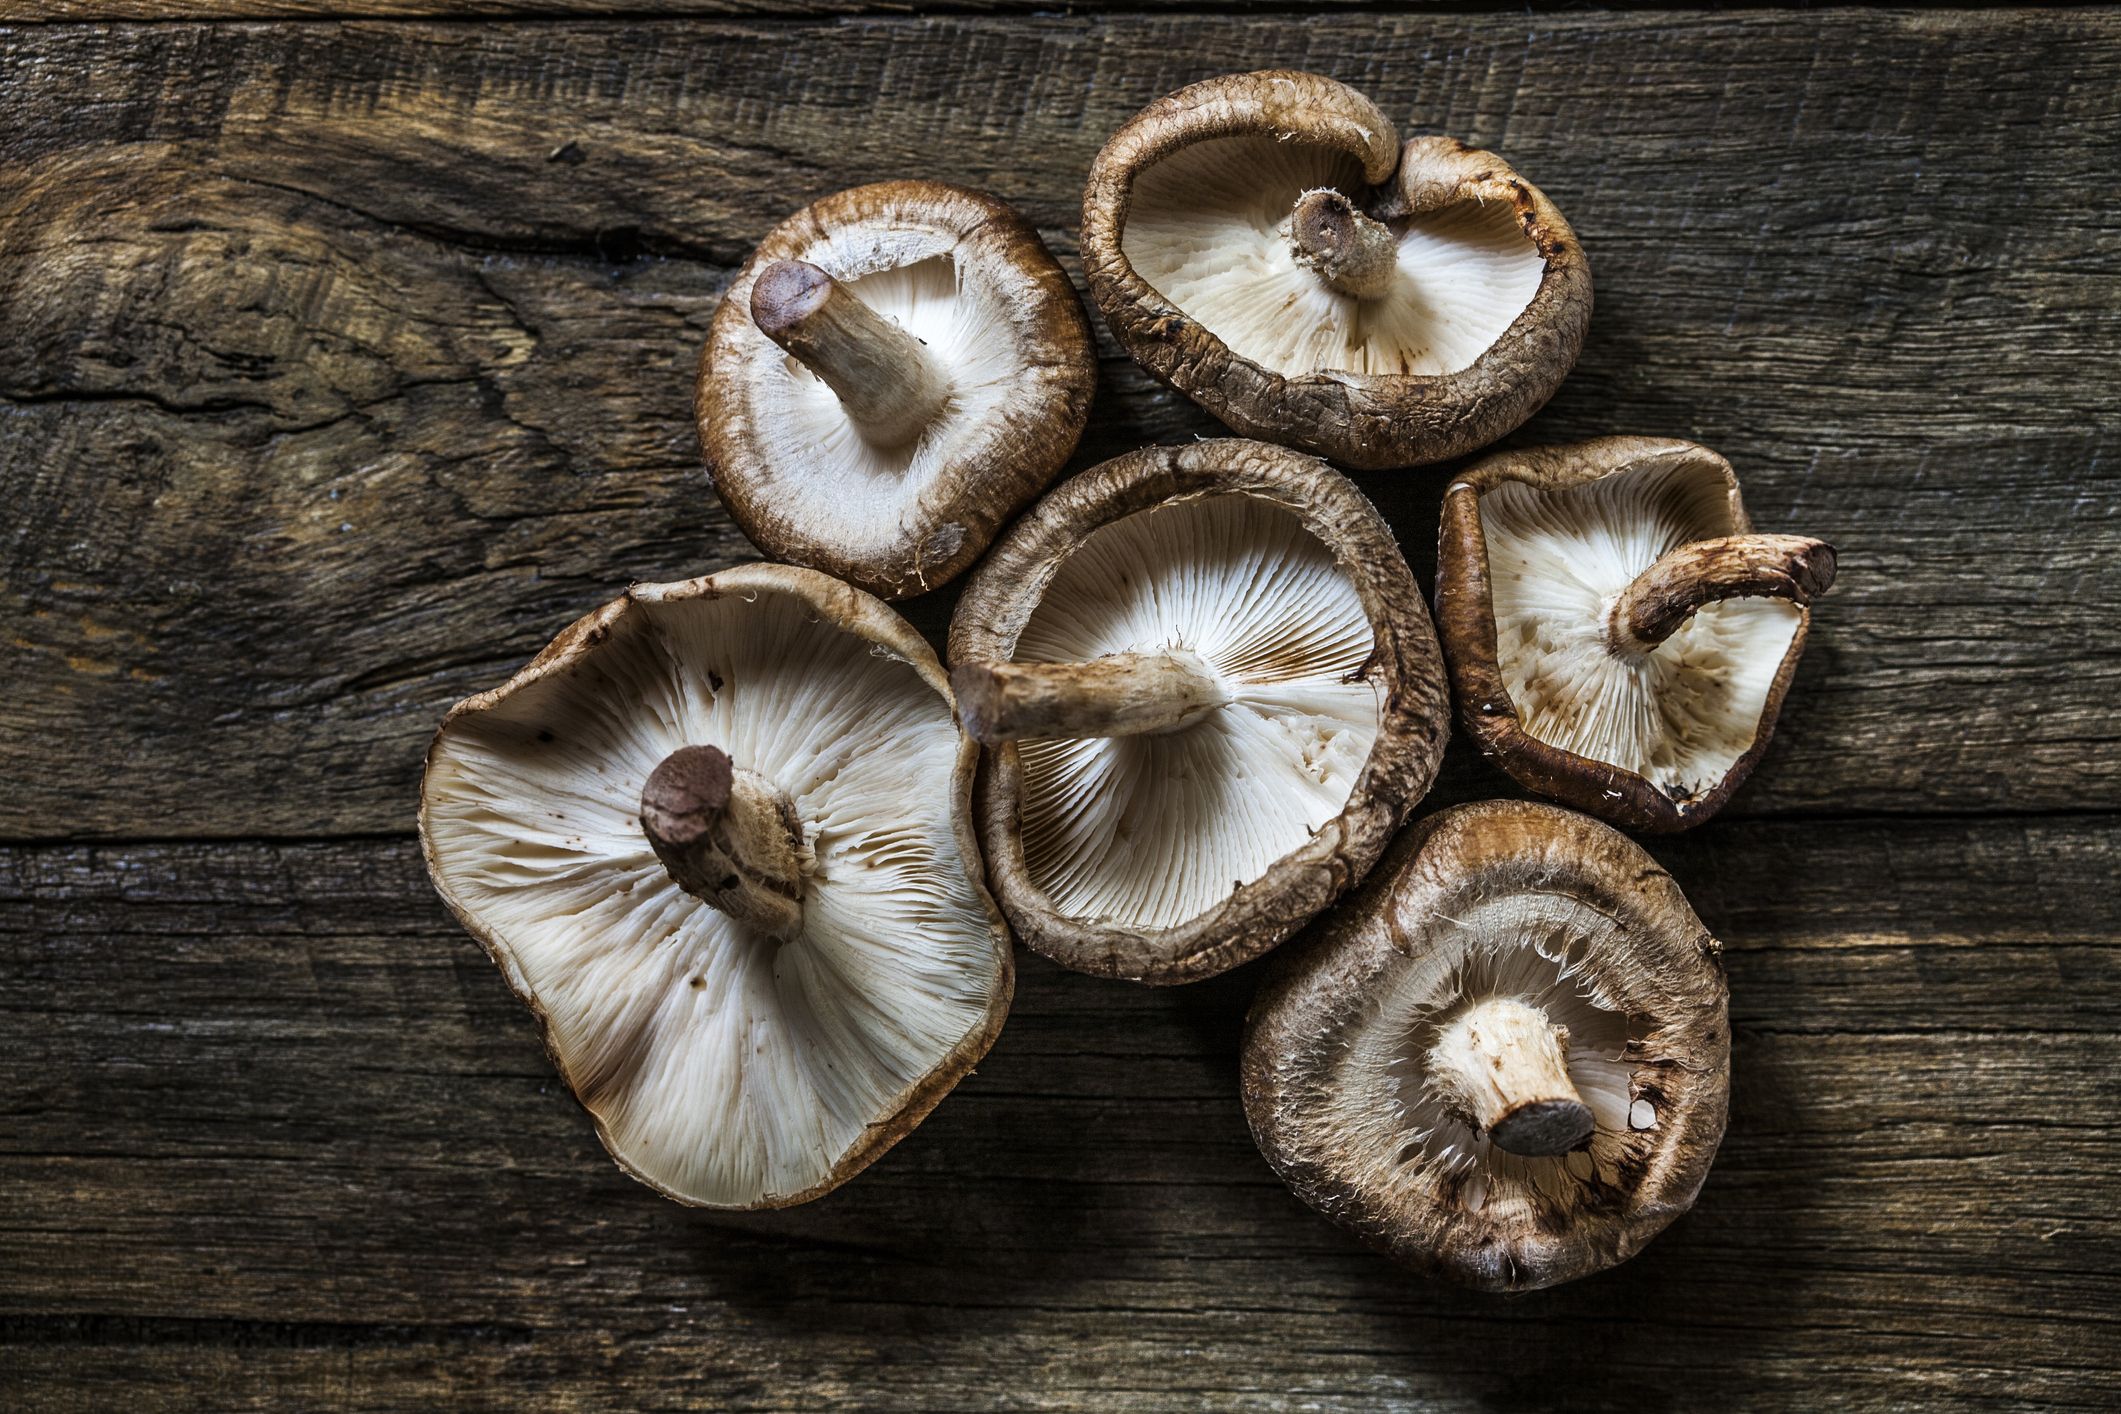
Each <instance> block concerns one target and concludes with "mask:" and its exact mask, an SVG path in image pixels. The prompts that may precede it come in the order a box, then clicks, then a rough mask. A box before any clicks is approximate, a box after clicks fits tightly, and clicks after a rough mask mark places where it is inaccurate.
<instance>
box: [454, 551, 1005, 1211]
mask: <svg viewBox="0 0 2121 1414" xmlns="http://www.w3.org/2000/svg"><path fill="white" fill-rule="evenodd" d="M724 595H737V596H742V597H744V598H746V599H753V598H757V597H760V596H762V595H768V596H782V597H786V598H790V599H793V600H795V601H797V602H799V603H801V604H803V605H805V606H806V607H807V608H809V609H810V611H811V612H813V613H814V614H815V615H816V616H817V618H818V619H819V620H821V621H823V622H826V623H830V624H832V625H834V626H835V627H837V628H839V629H841V630H842V631H844V632H846V633H848V634H850V635H853V636H855V637H858V638H862V639H866V640H867V641H869V642H870V643H871V644H873V645H875V648H876V650H878V651H881V652H883V653H886V654H888V655H890V656H891V657H893V658H896V659H898V660H900V661H901V662H903V663H905V664H906V666H908V667H910V668H911V669H913V671H914V672H915V673H916V674H918V675H919V677H920V679H921V680H922V681H923V682H925V683H926V684H927V685H928V686H929V687H931V688H933V689H934V690H935V692H936V693H937V694H938V695H939V696H940V697H941V698H942V700H943V702H944V703H945V704H946V705H949V706H950V707H951V708H952V710H953V712H954V710H955V704H954V702H953V701H952V699H951V696H950V683H949V679H948V677H947V675H945V673H944V672H943V667H942V664H941V662H939V661H938V660H937V658H936V656H935V650H934V649H932V648H930V647H929V646H928V642H927V640H926V639H924V638H922V637H921V635H920V634H919V633H918V632H917V631H916V630H915V629H914V628H913V626H912V625H911V624H909V623H908V622H907V621H906V620H905V619H904V618H902V617H901V616H900V615H899V614H898V613H897V612H895V611H894V610H892V609H891V608H890V607H889V606H888V605H886V604H884V603H882V602H880V601H879V600H878V599H876V598H875V597H874V596H872V595H870V594H868V593H866V592H864V591H862V590H860V589H857V588H855V587H854V586H852V585H848V584H844V583H841V582H840V581H838V580H835V579H832V578H830V577H828V576H826V575H823V574H820V573H817V572H816V571H813V570H809V569H805V568H803V567H801V566H797V565H772V564H747V565H738V566H735V567H734V568H731V569H726V570H721V571H719V572H717V573H714V574H709V575H704V576H701V577H699V578H697V579H691V580H683V581H678V582H675V583H670V584H636V585H633V586H632V587H630V588H629V589H628V590H627V591H626V592H625V593H624V594H622V595H621V596H619V597H618V598H617V599H614V600H612V601H611V602H610V603H608V604H605V605H603V606H601V607H599V608H597V609H593V610H591V611H590V612H589V613H587V614H585V615H583V616H582V617H581V618H580V619H577V620H576V621H575V622H574V623H573V624H571V625H569V626H568V627H567V628H566V629H565V630H563V631H562V632H561V633H560V634H559V636H558V637H556V638H554V639H553V640H552V642H551V643H549V644H548V645H546V647H545V648H544V649H543V650H542V651H541V652H539V654H538V655H537V656H536V657H535V658H533V659H531V661H530V662H529V663H528V664H526V665H525V666H524V667H523V668H522V669H521V670H520V671H519V672H517V673H516V674H515V675H514V676H513V677H511V678H510V679H509V680H508V681H507V682H505V683H503V684H501V685H500V686H499V687H496V688H492V689H489V690H488V691H485V692H481V693H478V694H476V695H474V696H471V697H468V698H466V699H464V700H463V701H462V702H459V703H457V704H456V705H455V706H454V707H452V708H451V709H450V710H449V712H448V713H447V715H445V716H444V717H443V719H442V723H441V726H440V727H439V728H437V730H436V732H435V735H434V738H433V740H432V741H431V742H430V743H429V746H428V749H427V755H426V760H425V763H424V765H423V768H422V782H421V791H420V811H419V832H420V852H421V858H422V860H423V862H424V863H425V864H426V866H427V873H428V878H429V879H430V881H432V883H433V884H434V888H435V892H436V893H438V894H439V895H440V896H441V898H442V902H443V903H444V904H445V905H446V906H447V907H448V909H449V911H450V914H451V915H452V916H453V917H454V918H455V919H456V920H457V922H458V923H459V924H460V925H462V927H463V928H464V931H465V932H467V933H469V934H470V935H471V936H472V938H473V939H474V940H476V941H477V942H478V944H479V946H480V947H481V948H482V949H483V950H484V951H485V952H486V955H487V956H488V957H489V958H491V959H492V960H493V962H494V965H495V966H496V967H498V968H499V969H500V971H501V975H502V976H503V977H504V978H506V979H507V983H508V988H509V990H510V991H511V992H513V993H514V994H515V997H516V999H517V1000H518V1001H520V1002H522V1003H523V1005H524V1006H525V1007H526V1008H528V1009H529V1011H530V1013H531V1015H532V1016H533V1017H535V1018H536V1019H537V1023H538V1032H539V1038H540V1040H541V1041H542V1042H543V1044H544V1047H545V1053H546V1055H547V1056H548V1057H550V1059H551V1061H552V1064H553V1068H554V1069H555V1070H556V1071H557V1072H558V1073H559V1075H560V1078H561V1080H562V1081H563V1082H565V1083H566V1085H567V1088H568V1089H569V1090H570V1091H572V1092H574V1093H575V1094H576V1095H578V1096H579V1095H580V1093H581V1087H580V1085H579V1084H578V1083H577V1077H575V1076H574V1075H572V1074H570V1073H569V1070H568V1067H567V1065H566V1063H565V1062H564V1061H563V1060H562V1059H561V1056H560V1052H559V1049H558V1047H557V1046H556V1045H555V1043H554V1039H553V1035H552V1027H551V1022H550V1019H549V1018H548V1016H547V1014H546V1011H545V1008H544V1007H543V1005H541V1004H540V1002H539V1000H538V998H537V996H536V994H535V993H534V992H533V990H532V989H531V987H530V984H529V982H528V980H527V979H526V978H525V977H524V976H523V974H522V972H521V970H520V968H519V967H518V966H517V965H516V962H515V959H514V957H513V956H512V955H511V953H510V951H509V948H508V945H507V942H506V940H505V939H503V938H502V937H500V935H499V934H498V933H497V932H496V931H495V930H494V929H493V928H491V927H490V926H488V924H487V923H486V921H485V920H484V919H483V918H482V917H481V916H480V915H479V914H478V913H477V912H476V911H475V910H473V909H471V908H468V907H467V906H466V905H465V904H464V903H463V902H462V901H460V900H459V899H458V898H457V897H456V895H455V893H454V891H453V890H451V888H450V887H449V885H448V883H447V881H446V878H445V874H444V871H443V870H442V868H441V867H440V863H439V861H438V859H437V856H436V844H435V840H434V837H433V834H432V833H431V831H430V829H429V820H428V803H429V792H428V788H427V780H426V774H427V772H428V771H429V770H431V769H432V768H433V765H434V761H435V750H436V748H437V747H438V746H439V745H440V744H441V743H442V741H443V740H444V738H445V736H446V734H447V733H448V731H449V730H450V728H451V726H452V725H453V724H454V723H456V722H458V721H459V720H461V719H463V718H465V717H467V716H470V715H473V714H475V713H479V712H484V711H486V710H488V709H489V708H492V707H494V706H496V705H498V704H499V703H501V702H502V701H503V700H505V699H506V698H508V697H510V696H512V695H513V694H515V693H516V692H518V691H520V690H521V689H523V688H525V687H527V686H529V685H530V684H532V683H534V682H536V681H538V680H539V679H541V678H544V677H546V676H548V675H555V674H561V673H570V672H576V671H579V670H581V669H582V668H584V667H585V666H588V665H590V664H593V663H594V662H596V661H597V658H598V654H599V650H600V649H601V648H602V647H603V645H604V644H606V643H607V642H608V641H609V640H610V638H611V634H612V626H613V625H614V624H615V623H617V622H618V621H619V620H621V619H623V618H625V617H626V616H627V615H628V614H629V613H631V612H633V611H634V609H635V607H636V606H637V605H639V604H641V603H644V602H659V603H678V602H682V601H684V600H688V599H712V598H716V597H720V596H724ZM978 765H979V744H978V743H977V742H975V741H973V740H972V738H971V737H969V736H964V735H963V734H962V732H961V733H960V743H959V748H958V755H957V760H956V763H955V766H954V767H953V769H952V772H951V782H950V789H951V795H952V797H953V800H954V802H955V808H954V809H953V811H952V816H953V822H954V825H955V834H956V836H957V846H958V850H959V853H960V855H961V857H962V858H963V860H964V862H965V872H966V877H967V879H968V881H969V882H970V884H971V886H972V889H973V892H974V893H975V894H976V895H977V896H978V897H979V899H980V900H981V902H982V903H983V905H984V906H985V908H986V911H987V915H988V919H989V923H990V926H991V929H992V932H993V936H994V951H995V968H996V971H995V986H994V992H993V994H992V997H991V999H990V1001H989V1007H988V1013H987V1016H986V1018H985V1020H984V1022H983V1024H982V1025H980V1026H978V1027H976V1028H975V1029H973V1030H972V1031H970V1032H968V1033H967V1034H966V1035H965V1036H964V1037H963V1038H962V1039H961V1040H960V1041H959V1042H958V1044H957V1045H956V1046H955V1047H953V1048H952V1049H951V1050H950V1051H949V1052H948V1053H947V1054H946V1055H944V1056H943V1057H942V1058H941V1059H940V1060H938V1061H937V1062H936V1063H935V1065H934V1066H933V1067H931V1068H930V1069H929V1071H928V1072H927V1074H926V1075H925V1076H923V1077H922V1079H921V1081H920V1082H919V1083H918V1084H915V1085H913V1086H911V1087H909V1088H908V1089H907V1090H906V1091H905V1092H904V1093H903V1094H901V1095H900V1096H899V1097H898V1098H897V1099H896V1100H895V1101H894V1102H893V1103H892V1104H891V1105H890V1106H889V1113H888V1114H887V1115H886V1116H885V1117H884V1118H882V1119H880V1120H878V1121H877V1122H875V1123H873V1124H872V1125H870V1126H869V1127H868V1129H867V1131H866V1132H865V1133H864V1134H863V1136H862V1138H861V1140H860V1142H859V1143H858V1144H856V1145H855V1147H853V1148H852V1149H850V1150H849V1151H848V1152H847V1153H846V1154H845V1155H843V1156H842V1157H841V1158H840V1160H839V1162H838V1163H837V1164H836V1165H835V1166H834V1168H833V1170H832V1172H831V1173H830V1174H829V1175H828V1176H827V1177H826V1178H824V1179H823V1180H822V1181H820V1182H819V1183H817V1184H815V1185H813V1186H812V1187H810V1188H807V1189H804V1190H802V1191H801V1192H797V1193H790V1194H784V1195H776V1196H774V1197H772V1198H770V1199H768V1200H765V1201H762V1202H759V1203H755V1204H748V1205H735V1206H739V1207H742V1208H745V1209H749V1210H758V1209H772V1208H792V1207H796V1206H798V1205H799V1204H803V1203H807V1202H810V1201H811V1200H813V1199H815V1198H819V1197H822V1196H823V1195H824V1194H826V1193H829V1192H831V1191H832V1190H833V1189H835V1188H837V1187H839V1186H840V1185H841V1184H843V1183H845V1182H846V1181H847V1180H848V1179H850V1178H853V1177H854V1176H855V1175H856V1174H858V1173H860V1172H861V1171H862V1170H863V1169H865V1168H867V1167H868V1166H869V1165H870V1164H872V1163H874V1162H876V1160H877V1159H878V1158H879V1157H881V1156H882V1155H883V1153H884V1152H885V1151H886V1150H888V1149H889V1148H890V1147H891V1146H892V1145H894V1144H896V1143H898V1141H899V1140H901V1139H903V1138H905V1137H906V1136H907V1135H908V1134H910V1133H912V1132H913V1131H914V1129H916V1128H918V1127H919V1125H920V1123H921V1121H922V1120H923V1119H925V1118H927V1116H928V1114H929V1112H930V1111H931V1110H933V1109H934V1108H935V1107H936V1105H937V1104H938V1103H940V1102H941V1100H942V1099H943V1097H944V1096H945V1095H947V1094H949V1093H950V1091H951V1090H952V1089H953V1088H955V1086H956V1085H957V1083H958V1082H959V1081H960V1080H962V1079H963V1078H964V1077H965V1076H967V1075H969V1074H970V1073H971V1071H972V1068H973V1067H974V1066H975V1065H977V1064H978V1063H979V1060H980V1058H981V1057H982V1056H984V1055H986V1053H987V1051H988V1050H989V1049H990V1048H991V1047H992V1046H993V1045H994V1042H995V1039H996V1038H997V1037H998V1036H1000V1035H1001V1030H1002V1023H1003V1021H1004V1020H1006V1019H1007V1017H1008V1014H1009V1004H1010V1000H1011V998H1012V996H1013V994H1014V991H1015V985H1016V962H1015V955H1014V952H1013V950H1012V949H1011V947H1010V941H1009V930H1008V926H1007V924H1006V923H1005V922H1004V921H1003V918H1002V916H1001V912H1000V910H999V909H998V908H997V907H996V906H995V903H994V898H993V895H992V894H991V893H990V892H989V891H988V889H987V888H986V885H985V876H984V874H983V873H982V871H981V868H980V855H979V842H978V839H977V836H976V835H975V834H974V831H973V825H972V818H971V808H970V805H971V796H972V785H973V779H974V775H975V773H976V771H977V769H978ZM592 1119H593V1120H594V1123H595V1125H596V1132H597V1139H598V1142H599V1143H601V1144H603V1146H604V1149H605V1152H607V1153H608V1154H610V1156H611V1158H612V1161H613V1162H614V1163H615V1164H617V1165H618V1167H619V1169H620V1170H621V1171H623V1172H624V1173H626V1174H627V1175H628V1176H629V1177H631V1178H633V1179H635V1180H637V1181H638V1182H640V1183H642V1184H644V1185H646V1186H647V1187H649V1188H652V1189H654V1190H655V1191H656V1192H658V1193H660V1194H662V1195H663V1196H664V1197H666V1198H669V1199H671V1200H673V1201H675V1202H678V1203H683V1204H685V1205H687V1206H689V1207H712V1208H721V1207H727V1206H731V1205H724V1204H715V1203H706V1202H702V1201H701V1200H699V1199H696V1198H693V1197H689V1196H687V1195H686V1194H684V1193H680V1192H677V1191H675V1190H673V1189H671V1188H669V1187H667V1186H666V1185H664V1184H662V1183H660V1182H658V1181H656V1180H655V1179H653V1178H651V1177H649V1176H648V1175H646V1174H644V1173H642V1172H641V1171H640V1170H638V1169H637V1168H635V1167H634V1166H633V1165H632V1164H630V1163H629V1162H628V1161H627V1159H626V1157H625V1155H624V1154H623V1153H621V1152H620V1151H619V1149H618V1147H617V1146H616V1145H615V1144H614V1143H613V1141H612V1138H611V1136H610V1134H609V1133H608V1132H607V1131H606V1128H605V1124H604V1121H603V1119H602V1118H601V1117H597V1116H595V1114H594V1113H593V1112H592Z"/></svg>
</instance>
